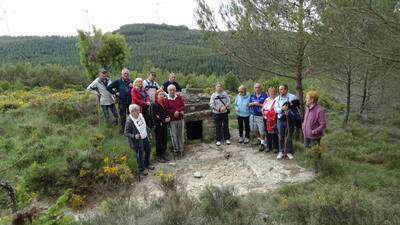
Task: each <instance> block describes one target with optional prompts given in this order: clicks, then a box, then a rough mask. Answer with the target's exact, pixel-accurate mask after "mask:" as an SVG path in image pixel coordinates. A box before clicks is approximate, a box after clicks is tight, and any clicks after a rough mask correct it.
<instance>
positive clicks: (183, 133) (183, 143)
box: [179, 117, 185, 157]
mask: <svg viewBox="0 0 400 225" xmlns="http://www.w3.org/2000/svg"><path fill="white" fill-rule="evenodd" d="M181 122H182V136H181V137H182V139H181V140H182V146H181V147H182V149H180V150H179V151H180V154H181V157H182V156H183V146H184V145H185V120H184V119H183V117H182V120H181Z"/></svg>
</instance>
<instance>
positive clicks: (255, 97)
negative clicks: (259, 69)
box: [249, 83, 268, 152]
mask: <svg viewBox="0 0 400 225" xmlns="http://www.w3.org/2000/svg"><path fill="white" fill-rule="evenodd" d="M267 97H268V95H267V94H265V93H264V92H262V91H261V84H259V83H255V84H254V93H253V94H252V95H251V96H250V103H249V106H250V129H251V131H252V132H255V134H256V136H257V138H258V140H259V141H260V149H259V150H260V151H261V152H262V151H264V149H265V146H266V145H267V142H266V140H265V134H266V129H265V123H264V118H263V115H262V106H263V104H264V101H265V99H267Z"/></svg>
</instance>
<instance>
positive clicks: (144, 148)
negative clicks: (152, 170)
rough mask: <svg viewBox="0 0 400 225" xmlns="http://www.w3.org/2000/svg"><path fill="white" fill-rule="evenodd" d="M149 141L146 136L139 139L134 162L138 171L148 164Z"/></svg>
mask: <svg viewBox="0 0 400 225" xmlns="http://www.w3.org/2000/svg"><path fill="white" fill-rule="evenodd" d="M150 151H151V149H150V142H149V139H148V138H145V139H142V140H140V141H139V149H137V150H136V162H137V167H138V172H140V171H141V170H143V169H144V168H145V167H147V166H149V165H150Z"/></svg>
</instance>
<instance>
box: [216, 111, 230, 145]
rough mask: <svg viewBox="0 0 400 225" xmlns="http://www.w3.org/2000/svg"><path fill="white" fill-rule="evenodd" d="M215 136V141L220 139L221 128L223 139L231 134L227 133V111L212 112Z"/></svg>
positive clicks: (228, 137) (226, 138)
mask: <svg viewBox="0 0 400 225" xmlns="http://www.w3.org/2000/svg"><path fill="white" fill-rule="evenodd" d="M213 117H214V125H215V137H216V139H217V141H221V136H222V130H223V132H224V134H223V135H224V140H225V141H226V140H229V139H230V138H231V135H230V133H229V119H228V113H220V114H217V113H214V114H213Z"/></svg>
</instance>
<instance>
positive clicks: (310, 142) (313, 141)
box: [304, 138, 321, 148]
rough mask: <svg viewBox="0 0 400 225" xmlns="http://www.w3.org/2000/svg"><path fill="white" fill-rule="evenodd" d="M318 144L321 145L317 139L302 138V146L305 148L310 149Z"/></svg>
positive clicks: (319, 139)
mask: <svg viewBox="0 0 400 225" xmlns="http://www.w3.org/2000/svg"><path fill="white" fill-rule="evenodd" d="M320 143H321V138H317V139H310V138H304V146H305V147H306V148H311V147H313V146H315V145H317V146H319V145H320Z"/></svg>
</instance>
